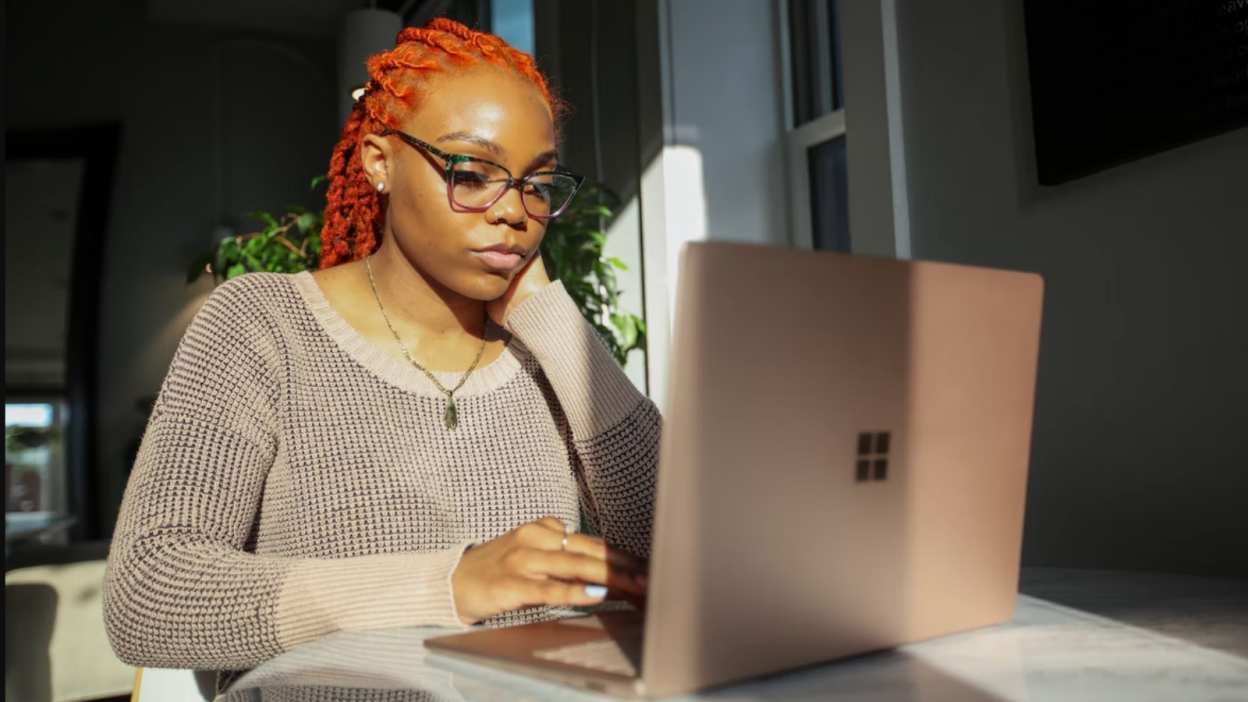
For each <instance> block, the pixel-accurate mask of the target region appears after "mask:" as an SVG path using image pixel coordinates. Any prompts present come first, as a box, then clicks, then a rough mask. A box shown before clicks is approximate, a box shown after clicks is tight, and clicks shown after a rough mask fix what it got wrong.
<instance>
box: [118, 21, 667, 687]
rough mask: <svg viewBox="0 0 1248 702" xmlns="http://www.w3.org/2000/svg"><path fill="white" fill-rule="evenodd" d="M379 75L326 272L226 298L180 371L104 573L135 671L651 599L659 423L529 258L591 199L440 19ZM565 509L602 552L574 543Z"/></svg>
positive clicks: (338, 179) (507, 57)
mask: <svg viewBox="0 0 1248 702" xmlns="http://www.w3.org/2000/svg"><path fill="white" fill-rule="evenodd" d="M368 67H369V72H370V75H371V80H370V81H369V83H368V86H367V90H366V93H365V95H364V97H363V98H361V99H360V100H359V102H358V103H357V104H356V106H355V108H354V110H353V112H352V114H351V117H350V119H349V120H348V122H347V125H346V127H345V128H344V129H343V136H342V140H341V141H340V142H339V144H338V146H337V147H336V148H335V149H334V154H333V159H332V161H331V164H330V179H331V183H330V189H329V202H328V207H327V210H326V225H325V229H324V232H323V233H322V242H323V249H322V250H323V254H322V269H321V270H320V271H318V272H316V273H314V274H313V273H301V274H298V275H293V276H285V275H276V274H252V275H247V276H243V277H240V278H237V279H235V280H231V281H229V282H228V283H226V284H224V285H222V286H221V287H219V288H218V289H217V290H216V291H215V292H214V293H213V295H212V296H211V297H210V298H209V300H208V301H207V303H205V305H204V307H203V309H202V310H201V311H200V313H199V314H198V315H197V317H196V318H195V321H194V322H193V323H192V325H191V327H190V329H189V330H188V331H187V333H186V336H185V337H184V339H183V341H182V344H181V345H180V347H179V349H178V352H177V355H176V357H175V358H174V361H173V364H172V366H171V368H170V370H169V374H168V376H167V378H166V380H165V383H164V386H163V388H162V390H161V395H160V399H159V401H158V403H157V405H156V408H155V410H154V412H153V415H152V418H151V421H150V423H149V425H148V428H147V432H146V434H145V436H144V439H143V446H142V450H141V451H140V454H139V458H138V461H137V462H136V465H135V469H134V472H133V474H132V477H131V479H130V483H129V485H128V486H127V490H126V496H125V500H124V502H123V504H122V510H121V516H120V518H119V523H118V526H117V530H116V533H115V537H114V542H113V547H112V552H111V554H110V557H109V564H108V577H107V582H106V591H105V609H106V618H107V623H108V628H109V634H110V637H111V640H112V643H113V646H114V648H115V650H116V652H117V654H118V655H119V656H120V657H121V658H122V659H123V660H125V661H126V662H128V663H131V664H135V665H144V666H169V667H184V668H201V669H217V670H231V669H233V670H237V669H242V668H248V667H252V666H254V665H256V664H258V663H260V662H261V661H263V660H266V659H268V658H271V657H272V656H274V655H277V654H279V653H281V652H283V651H286V650H288V649H290V648H292V647H294V646H297V645H299V644H301V643H304V642H307V641H310V640H312V639H314V638H316V637H319V636H323V635H325V634H328V633H331V632H334V631H337V630H342V629H358V628H372V627H393V626H444V627H463V626H465V625H468V624H473V623H477V622H484V623H486V624H489V625H509V624H517V623H522V622H527V621H534V620H539V619H544V618H550V617H556V616H562V615H566V614H569V613H572V612H573V611H574V610H572V609H571V608H573V607H577V606H586V605H594V604H598V603H601V602H602V601H603V600H604V598H605V596H607V594H608V590H609V591H610V592H611V593H614V595H612V596H613V597H614V596H615V595H618V596H619V597H623V598H638V597H641V596H643V595H644V593H645V585H646V582H645V560H644V559H645V558H647V557H648V556H649V547H650V528H651V523H652V520H653V510H654V506H653V495H654V478H655V468H656V464H657V453H658V450H657V449H658V441H659V431H660V417H659V415H658V413H657V411H656V409H655V407H654V405H653V404H652V403H651V402H650V401H649V400H647V399H646V398H645V397H644V396H642V395H641V394H640V393H638V392H637V391H636V390H635V389H634V388H633V386H632V385H631V384H630V382H629V381H628V379H627V378H626V377H625V376H624V375H623V373H622V372H621V371H620V369H619V368H618V366H616V365H615V363H614V361H613V359H612V358H611V356H610V354H609V353H608V352H607V350H606V348H605V346H604V345H603V344H602V343H601V342H600V340H599V339H598V338H597V337H596V334H595V332H594V331H593V329H592V328H591V327H590V326H589V325H588V324H586V323H585V321H584V320H583V319H582V318H581V316H580V314H579V313H578V311H577V309H576V307H575V305H574V304H573V303H572V301H571V299H570V298H569V297H568V295H567V293H566V292H565V291H564V290H563V287H562V285H561V284H559V283H557V282H556V283H551V281H550V280H549V278H548V277H547V274H546V271H545V268H544V267H543V265H542V261H541V258H540V257H539V256H538V253H537V248H538V244H539V242H540V241H541V239H542V235H543V232H544V230H545V226H546V223H547V222H548V221H549V218H550V217H551V216H555V215H557V214H558V212H559V211H560V210H561V208H562V207H564V206H565V205H566V203H567V202H569V201H570V199H571V197H572V196H573V195H574V194H575V190H576V187H577V186H578V185H579V183H580V178H579V177H578V176H574V175H572V174H571V173H569V172H567V171H565V170H564V169H562V168H561V167H559V166H558V164H557V160H556V151H555V146H556V143H555V127H554V124H555V119H556V117H557V116H558V113H559V109H560V105H559V103H558V102H557V101H556V100H555V99H553V98H552V96H551V94H550V92H549V90H548V89H547V85H546V81H545V79H544V78H543V77H542V76H541V75H540V74H539V73H538V72H537V71H536V70H535V69H534V67H533V61H532V59H531V58H530V57H529V56H527V55H525V54H522V53H520V52H518V51H515V50H514V49H511V48H510V47H508V46H507V45H506V44H505V43H504V42H502V41H501V40H499V39H498V38H497V37H494V36H491V35H488V34H484V33H479V32H474V31H470V30H468V29H467V28H465V27H464V26H462V25H460V24H457V23H454V22H451V21H447V20H435V21H434V22H432V23H431V24H430V25H429V26H427V27H425V28H420V29H416V28H408V29H405V30H403V32H402V33H400V34H399V37H398V45H397V46H396V47H395V49H394V50H392V51H390V52H387V53H384V54H381V55H378V56H374V57H373V58H372V59H370V60H369V64H368ZM582 509H583V510H584V513H585V515H586V516H587V517H588V519H589V521H590V523H591V524H592V525H593V527H594V531H595V532H596V533H598V534H601V535H602V538H595V537H590V536H587V535H582V534H568V533H567V532H568V525H575V524H577V523H578V522H579V519H580V515H581V513H582Z"/></svg>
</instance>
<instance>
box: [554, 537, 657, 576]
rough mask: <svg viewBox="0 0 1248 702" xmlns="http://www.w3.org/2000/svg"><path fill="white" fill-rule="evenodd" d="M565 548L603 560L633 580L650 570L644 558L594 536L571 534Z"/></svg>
mask: <svg viewBox="0 0 1248 702" xmlns="http://www.w3.org/2000/svg"><path fill="white" fill-rule="evenodd" d="M567 550H568V551H571V552H573V553H583V554H585V555H587V556H593V557H595V558H598V559H601V560H604V561H606V562H607V564H608V565H610V566H611V567H612V568H613V569H614V570H617V571H621V572H624V573H627V574H628V576H629V577H630V578H633V579H634V580H636V579H637V576H639V575H647V574H648V573H649V572H650V567H649V564H648V563H647V562H646V561H645V559H642V558H638V557H637V556H634V555H633V554H631V553H628V552H626V551H621V550H619V549H616V548H611V547H610V546H608V545H607V542H605V541H603V540H602V539H600V538H598V537H596V536H588V535H586V534H572V535H571V536H569V537H568V548H567Z"/></svg>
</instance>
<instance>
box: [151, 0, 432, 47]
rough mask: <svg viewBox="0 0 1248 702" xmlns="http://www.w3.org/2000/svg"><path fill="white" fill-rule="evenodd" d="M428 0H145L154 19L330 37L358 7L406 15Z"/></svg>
mask: <svg viewBox="0 0 1248 702" xmlns="http://www.w3.org/2000/svg"><path fill="white" fill-rule="evenodd" d="M429 1H430V0H413V1H410V2H409V1H407V0H379V1H378V2H373V3H370V2H368V0H198V1H194V0H148V5H147V8H148V10H147V12H148V16H149V17H150V18H151V19H152V20H153V21H155V22H162V23H167V24H183V25H193V26H200V27H219V28H226V29H237V30H247V31H256V32H264V33H272V34H287V35H293V36H302V37H308V38H316V39H333V38H335V36H336V35H337V31H338V28H339V26H341V24H342V19H343V17H345V16H346V14H347V13H348V12H350V11H351V10H354V9H358V8H361V7H368V6H370V5H371V6H374V7H377V8H378V9H383V10H390V11H392V12H397V11H399V10H400V9H405V10H407V11H408V14H409V16H410V15H411V14H412V13H414V12H415V10H416V9H417V8H419V7H420V6H422V5H425V4H428V3H429Z"/></svg>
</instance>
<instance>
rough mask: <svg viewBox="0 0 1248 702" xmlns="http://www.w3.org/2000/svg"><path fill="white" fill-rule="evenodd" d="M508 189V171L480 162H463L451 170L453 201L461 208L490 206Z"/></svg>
mask: <svg viewBox="0 0 1248 702" xmlns="http://www.w3.org/2000/svg"><path fill="white" fill-rule="evenodd" d="M505 187H507V171H504V170H503V169H501V168H498V167H497V166H491V165H490V164H488V163H481V162H479V161H461V162H459V163H456V164H455V166H454V167H453V168H452V169H451V199H453V200H454V201H455V204H457V205H460V206H461V207H468V208H474V209H476V208H481V207H486V206H488V205H489V204H490V203H491V202H493V201H494V200H495V198H497V197H498V194H499V193H500V192H502V190H503V188H505Z"/></svg>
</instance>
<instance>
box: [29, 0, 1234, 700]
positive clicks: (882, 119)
mask: <svg viewBox="0 0 1248 702" xmlns="http://www.w3.org/2000/svg"><path fill="white" fill-rule="evenodd" d="M1091 5H1101V4H1099V3H1091V4H1089V3H1080V2H1077V1H1075V0H1053V1H1051V2H1038V1H1033V0H1026V1H1025V0H1004V1H1002V0H949V1H948V2H940V3H923V2H918V1H917V0H858V1H854V2H850V1H849V0H844V1H841V2H838V0H611V1H607V0H584V1H577V2H573V1H571V0H385V1H382V2H375V3H365V2H360V1H358V0H215V1H214V2H203V1H196V0H93V1H91V2H88V1H85V0H63V1H62V2H56V3H34V2H30V3H9V4H8V5H6V8H5V20H4V21H5V43H6V45H5V71H4V76H5V78H4V80H5V96H6V102H5V141H6V151H5V254H6V256H5V488H6V489H5V496H6V497H5V499H6V571H7V574H6V699H31V700H34V699H58V700H68V699H93V698H98V697H107V696H108V695H109V694H123V693H125V692H126V691H127V690H128V689H129V688H128V687H126V686H127V685H128V683H127V682H126V681H127V680H129V679H130V678H132V672H131V671H129V670H127V669H124V667H119V666H120V663H116V664H115V666H114V667H109V666H112V665H113V662H108V663H107V664H101V665H102V667H101V669H100V670H99V671H94V672H84V671H86V670H87V669H86V668H84V669H83V670H80V671H78V672H79V673H80V674H79V675H78V678H77V679H69V678H65V679H62V678H61V677H58V676H59V675H61V673H59V672H56V671H57V670H61V671H63V670H64V666H62V667H61V668H60V669H57V668H56V666H55V665H54V664H53V663H51V662H50V661H53V660H58V657H63V656H66V655H73V656H76V657H77V658H78V659H79V660H82V659H90V658H91V657H92V656H95V657H99V658H101V659H103V658H107V656H108V649H107V645H106V643H104V640H103V638H102V636H103V634H102V626H101V625H100V624H99V622H98V609H94V610H93V609H91V607H97V608H98V577H99V576H100V574H101V573H102V567H103V566H102V563H103V561H102V558H103V554H104V553H105V552H106V549H107V543H108V539H109V537H110V534H111V531H112V528H113V524H114V523H115V521H116V518H117V511H118V507H119V505H120V502H121V496H122V493H123V491H124V489H125V484H126V480H127V476H128V474H129V469H130V466H131V463H132V460H133V457H134V453H135V451H136V449H137V445H138V441H139V439H140V438H141V434H142V430H143V426H144V423H145V421H146V418H147V412H148V411H149V409H150V405H151V402H152V400H153V399H154V396H155V393H156V392H157V391H158V390H159V387H160V383H161V381H162V379H163V377H164V374H165V372H166V370H167V368H168V364H169V362H170V360H171V359H172V356H173V353H174V350H175V348H176V345H177V343H178V341H179V339H180V337H181V335H182V333H183V332H184V330H185V328H186V326H187V324H188V323H189V322H190V320H191V318H192V317H193V316H194V314H195V312H196V311H197V310H198V308H199V306H200V305H201V304H202V303H203V301H204V299H205V297H206V296H207V295H208V294H209V293H210V292H211V290H212V288H213V286H214V284H215V283H217V282H219V280H220V279H221V278H222V276H223V275H225V271H224V270H222V269H221V267H220V263H221V261H220V259H218V258H215V257H214V256H215V255H216V254H214V252H218V251H219V246H220V243H221V242H222V241H226V240H238V239H237V238H238V237H247V236H251V235H254V234H256V233H257V232H261V231H269V232H270V233H271V227H270V224H269V223H267V222H266V221H265V220H263V219H262V218H257V217H254V216H252V215H251V214H250V213H270V214H271V215H272V216H273V217H275V218H276V219H277V220H279V221H280V223H283V224H287V223H290V222H293V221H294V220H293V219H292V220H285V219H281V218H282V217H283V216H284V215H286V214H287V213H296V214H298V213H301V212H304V211H307V212H311V213H313V214H315V213H316V212H318V211H319V210H320V208H322V207H323V204H324V203H323V192H324V189H323V186H322V187H321V188H320V189H317V188H314V187H312V180H313V178H314V177H316V176H318V175H321V174H324V173H325V171H326V170H327V166H328V161H329V156H330V150H331V148H332V147H333V145H334V143H335V142H336V141H337V138H338V132H339V129H340V127H341V124H342V123H343V121H344V119H345V115H346V113H347V111H348V110H349V109H350V105H351V102H352V92H353V91H354V90H356V89H357V88H359V87H360V85H361V84H362V79H361V78H360V76H361V75H362V63H363V60H364V58H366V57H367V56H368V55H369V54H371V53H375V52H377V51H381V50H384V49H386V48H389V47H390V46H393V39H394V35H395V33H396V32H397V28H399V27H402V26H405V25H407V26H411V25H420V24H423V23H424V22H426V21H428V20H429V19H431V18H433V17H438V16H444V17H451V18H453V19H456V20H458V21H461V22H464V23H465V24H468V25H470V26H476V27H479V28H482V29H487V30H490V31H494V32H496V33H498V34H499V35H500V36H502V37H503V38H504V39H506V40H507V41H509V42H510V43H511V44H512V45H513V46H516V47H518V48H521V49H523V50H525V51H529V52H532V53H533V54H534V55H535V56H536V57H537V59H538V62H539V66H540V67H541V68H542V69H543V70H544V71H545V72H546V73H547V75H548V76H550V77H551V78H552V80H553V82H554V84H555V86H556V88H557V90H558V92H559V94H560V95H561V96H562V97H563V98H564V99H566V100H567V101H569V102H570V103H571V104H572V105H573V107H574V111H573V112H572V114H571V115H570V116H569V117H568V118H567V120H566V122H565V124H564V125H563V129H562V133H563V143H562V144H561V149H562V152H563V153H562V158H561V160H562V162H563V163H564V164H565V165H567V166H568V167H569V168H572V169H573V170H576V171H578V172H581V173H584V174H586V175H587V176H588V178H587V185H590V186H593V187H595V188H598V189H599V191H598V193H597V194H596V195H595V196H594V197H596V198H597V202H601V203H604V204H605V205H606V206H608V207H609V209H610V215H611V216H610V217H600V218H598V221H597V226H598V227H600V228H601V229H602V230H603V231H605V233H606V234H607V243H606V245H605V248H603V250H602V251H601V252H600V254H601V259H602V260H608V259H616V260H618V261H619V262H620V263H621V264H622V267H619V268H617V269H616V270H615V272H614V273H613V280H612V281H611V285H612V286H615V287H616V288H617V289H618V292H619V298H618V301H617V302H616V303H615V305H614V308H613V309H605V308H604V309H597V310H595V311H594V314H597V315H600V316H601V321H602V323H603V325H604V329H608V330H609V332H608V333H611V334H615V335H616V337H617V339H618V341H619V342H620V348H619V350H620V356H621V360H622V361H625V362H626V364H625V370H626V372H627V373H628V374H629V377H630V378H631V379H632V380H633V382H634V383H636V384H637V385H638V387H640V388H642V389H643V390H644V391H646V392H648V393H649V394H650V395H651V397H653V398H654V399H655V400H656V402H658V403H659V405H660V406H662V405H663V403H664V401H665V398H664V388H665V386H666V372H667V371H666V364H667V349H668V344H669V336H670V324H671V322H670V316H671V310H672V305H673V303H674V290H675V285H676V275H675V271H674V270H673V266H672V264H673V262H674V260H675V252H676V251H677V250H678V247H679V245H680V244H681V243H683V242H684V241H687V240H700V239H716V240H726V241H742V242H756V243H768V244H778V245H789V246H799V247H808V248H821V249H827V250H834V251H842V252H852V253H858V254H867V255H879V256H893V257H900V258H915V259H927V260H940V261H951V262H958V263H967V264H975V265H986V266H995V267H1002V268H1012V269H1019V270H1029V271H1035V272H1039V273H1041V274H1043V275H1044V276H1045V278H1046V282H1047V293H1046V295H1047V296H1046V310H1045V328H1044V340H1043V345H1042V351H1041V360H1040V377H1039V385H1038V396H1037V408H1036V419H1035V434H1034V444H1033V453H1032V467H1031V477H1030V482H1029V488H1028V489H1029V493H1028V503H1027V510H1028V512H1027V523H1026V531H1025V537H1024V565H1027V566H1058V567H1069V568H1087V569H1110V570H1127V571H1151V572H1164V573H1179V574H1187V575H1201V576H1219V577H1235V578H1245V577H1248V509H1245V507H1244V505H1245V504H1248V399H1246V398H1248V372H1245V370H1244V359H1245V358H1248V274H1246V272H1248V224H1245V220H1244V202H1245V197H1244V183H1245V172H1246V171H1245V168H1244V164H1245V163H1248V130H1245V129H1244V126H1245V124H1248V29H1246V28H1245V27H1246V26H1248V7H1239V6H1237V5H1236V4H1234V3H1231V4H1228V3H1224V2H1187V1H1185V0H1183V1H1181V0H1168V1H1160V0H1159V2H1156V3H1152V4H1150V5H1149V6H1148V7H1135V6H1129V7H1128V6H1121V5H1118V4H1115V6H1114V7H1112V8H1111V7H1092V6H1091ZM292 231H293V230H292ZM214 262H215V263H218V265H219V269H218V270H216V271H212V270H211V267H212V265H213V263H214ZM200 269H204V273H205V274H204V275H200V276H198V277H195V276H194V275H190V274H191V273H195V272H198V271H199V270H200ZM207 273H212V274H207ZM191 278H194V280H192V281H190V282H188V279H191ZM614 314H619V315H622V317H621V318H622V319H624V321H622V322H620V321H614V320H613V319H611V316H612V315H614ZM630 316H631V317H635V318H636V319H637V320H638V321H640V322H643V323H644V326H642V327H638V326H637V325H635V324H634V325H633V327H631V329H632V332H631V334H632V336H630V332H629V328H630V327H629V326H628V324H632V323H631V322H628V320H627V319H625V318H628V317H630ZM625 322H628V323H627V324H626V323H625ZM639 329H641V330H644V331H642V332H640V333H639V331H638V330H639ZM71 565H72V566H73V568H70V566H71ZM74 568H77V570H74ZM41 569H42V570H41ZM49 569H50V570H49ZM23 573H24V574H23ZM41 588H42V589H41ZM93 588H94V589H93ZM92 598H95V599H94V600H93V599H92ZM71 601H72V602H78V603H80V604H81V607H80V608H79V609H80V611H79V610H74V611H79V615H76V616H80V620H67V619H65V618H66V617H67V616H70V615H69V614H66V612H67V611H69V610H67V606H68V605H67V604H66V603H68V602H71ZM58 602H59V603H60V604H59V605H58V604H57V603H58ZM92 603H95V604H92ZM58 606H59V608H60V609H59V610H58ZM49 608H50V610H49ZM49 611H50V612H51V613H50V614H49V613H48V612H49ZM58 611H59V613H58ZM23 616H24V617H25V619H22V618H21V617H23ZM9 622H25V624H13V625H12V626H10V624H9ZM92 627H95V628H94V629H93V628H92ZM66 632H70V633H66ZM71 634H72V635H71ZM74 636H77V639H74V638H73V637H74ZM93 637H94V638H93ZM74 641H77V643H74ZM72 646H82V647H83V648H79V649H72V651H74V653H72V654H71V653H70V651H71V648H72ZM92 646H94V647H95V648H91V647H92ZM101 647H102V648H101ZM91 651H94V653H91ZM15 656H16V657H17V658H15ZM22 656H25V658H22ZM18 658H20V659H21V661H24V662H21V663H20V664H19V662H13V661H17V660H18ZM41 666H42V667H41ZM88 668H89V667H88ZM10 669H14V670H18V669H20V670H24V671H27V673H28V674H27V675H25V677H21V679H18V678H14V681H13V682H12V683H10V676H9V672H8V671H9V670H10ZM92 670H93V669H92ZM29 671H36V672H35V673H30V672H29ZM39 671H42V672H39ZM50 671H51V672H50ZM110 676H111V677H110ZM127 676H130V677H127ZM19 677H20V676H19ZM119 681H120V682H119ZM75 685H77V687H75ZM23 686H24V687H23ZM110 686H111V687H110ZM10 693H12V694H10Z"/></svg>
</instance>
